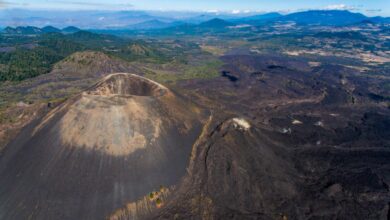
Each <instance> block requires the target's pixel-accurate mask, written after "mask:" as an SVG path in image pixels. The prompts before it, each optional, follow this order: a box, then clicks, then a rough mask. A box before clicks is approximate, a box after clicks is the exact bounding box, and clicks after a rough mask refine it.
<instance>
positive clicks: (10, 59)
mask: <svg viewBox="0 0 390 220" xmlns="http://www.w3.org/2000/svg"><path fill="white" fill-rule="evenodd" d="M83 49H84V47H83V46H82V45H79V44H77V43H74V42H72V41H69V40H66V39H62V38H56V37H54V36H45V37H44V38H43V39H41V40H40V41H39V42H38V46H37V47H34V48H32V49H28V48H23V47H17V48H16V50H15V51H13V52H5V53H0V64H1V67H2V68H0V81H7V80H8V81H21V80H24V79H27V78H31V77H35V76H38V75H41V74H45V73H48V72H49V71H50V70H51V68H52V66H53V64H54V63H56V62H58V61H60V60H61V59H63V58H65V57H66V56H68V55H70V54H71V53H73V52H76V51H80V50H83Z"/></svg>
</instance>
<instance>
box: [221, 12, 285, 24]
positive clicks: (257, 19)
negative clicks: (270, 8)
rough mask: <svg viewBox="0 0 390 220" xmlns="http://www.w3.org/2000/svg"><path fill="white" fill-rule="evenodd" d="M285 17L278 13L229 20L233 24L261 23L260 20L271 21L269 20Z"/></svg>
mask: <svg viewBox="0 0 390 220" xmlns="http://www.w3.org/2000/svg"><path fill="white" fill-rule="evenodd" d="M282 16H283V15H281V14H279V13H277V12H270V13H266V14H259V15H253V16H249V17H243V18H238V19H232V20H229V21H231V22H243V21H259V20H269V19H275V18H279V17H282Z"/></svg>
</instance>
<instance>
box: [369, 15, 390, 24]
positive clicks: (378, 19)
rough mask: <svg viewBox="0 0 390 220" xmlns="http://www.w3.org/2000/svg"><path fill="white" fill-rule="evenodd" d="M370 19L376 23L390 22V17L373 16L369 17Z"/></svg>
mask: <svg viewBox="0 0 390 220" xmlns="http://www.w3.org/2000/svg"><path fill="white" fill-rule="evenodd" d="M368 20H369V21H371V22H374V23H379V24H390V17H380V16H377V17H371V18H368Z"/></svg>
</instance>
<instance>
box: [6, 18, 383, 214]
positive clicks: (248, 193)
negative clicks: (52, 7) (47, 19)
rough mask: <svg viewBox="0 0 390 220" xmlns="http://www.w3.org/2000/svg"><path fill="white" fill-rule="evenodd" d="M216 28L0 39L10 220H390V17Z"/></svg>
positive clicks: (217, 22) (45, 33) (236, 22)
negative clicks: (389, 20) (389, 23)
mask: <svg viewBox="0 0 390 220" xmlns="http://www.w3.org/2000/svg"><path fill="white" fill-rule="evenodd" d="M308 16H309V17H308ZM338 16H341V17H338ZM336 17H338V18H339V19H336ZM208 18H209V16H206V17H205V18H199V19H203V20H202V21H199V22H198V23H196V24H183V23H179V24H175V25H174V26H169V27H164V28H161V29H155V28H150V29H149V28H148V29H147V30H141V29H138V28H135V29H136V30H132V31H129V30H120V29H116V30H94V31H95V32H94V33H93V32H88V31H81V30H80V29H77V28H75V27H71V28H66V29H64V30H60V29H55V28H54V27H46V28H34V27H24V28H23V27H20V28H7V29H5V32H3V33H0V40H1V42H0V186H1V187H0V220H3V219H5V220H8V219H17V220H18V219H50V220H51V219H65V220H68V219H69V220H74V219H91V220H92V219H93V220H95V219H111V220H125V219H140V220H141V219H205V220H206V219H210V220H211V219H240V220H241V219H280V220H288V219H307V220H309V219H310V220H312V219H313V220H314V219H359V220H360V219H361V220H367V219H370V220H371V219H374V220H377V219H380V220H386V219H389V218H390V188H389V185H390V163H389V161H390V73H389V64H390V62H389V45H390V44H389V39H390V38H389V31H388V30H389V29H388V27H389V26H388V23H386V22H387V19H388V18H382V17H372V18H370V17H365V16H363V15H361V14H356V13H350V12H347V11H327V12H326V13H324V12H323V11H309V12H302V13H293V14H291V15H283V16H282V15H280V14H269V15H267V16H265V17H257V16H255V17H246V18H241V19H238V18H236V19H227V18H226V19H221V18H213V19H208ZM344 18H345V19H344ZM268 19H271V20H268ZM152 23H154V22H152ZM157 23H160V24H158V25H161V22H157ZM167 24H168V23H167ZM150 25H151V26H152V24H150ZM24 32H26V33H24ZM102 33H104V34H102ZM107 33H112V34H116V35H120V36H121V37H119V36H114V35H109V34H107Z"/></svg>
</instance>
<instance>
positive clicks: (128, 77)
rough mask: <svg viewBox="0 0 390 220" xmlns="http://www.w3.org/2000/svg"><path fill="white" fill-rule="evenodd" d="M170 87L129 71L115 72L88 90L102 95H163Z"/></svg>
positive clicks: (89, 92)
mask: <svg viewBox="0 0 390 220" xmlns="http://www.w3.org/2000/svg"><path fill="white" fill-rule="evenodd" d="M167 91H168V89H167V88H166V87H164V86H163V85H160V84H159V83H157V82H154V81H152V80H150V79H147V78H144V77H142V76H138V75H135V74H129V73H115V74H110V75H108V76H106V77H105V78H104V79H103V80H102V81H101V82H99V83H98V84H97V85H96V86H95V87H93V88H92V89H91V90H90V91H88V92H87V94H89V95H100V96H115V95H118V96H154V97H156V96H162V95H164V94H165V93H166V92H167Z"/></svg>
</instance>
